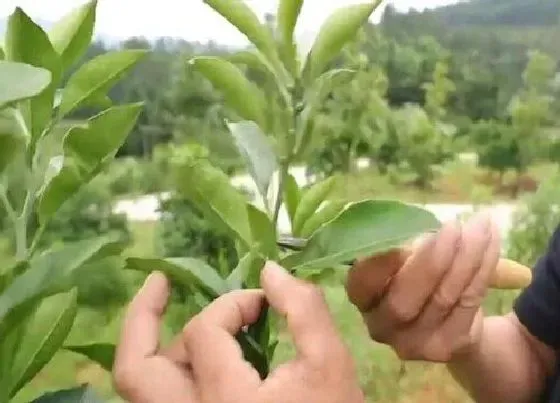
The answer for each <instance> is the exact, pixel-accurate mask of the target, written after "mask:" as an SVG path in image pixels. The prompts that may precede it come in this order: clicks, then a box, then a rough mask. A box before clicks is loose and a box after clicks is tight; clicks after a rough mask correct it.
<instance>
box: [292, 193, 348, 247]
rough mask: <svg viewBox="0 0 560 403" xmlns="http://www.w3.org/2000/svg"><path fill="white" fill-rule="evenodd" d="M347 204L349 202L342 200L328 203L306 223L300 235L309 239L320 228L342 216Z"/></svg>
mask: <svg viewBox="0 0 560 403" xmlns="http://www.w3.org/2000/svg"><path fill="white" fill-rule="evenodd" d="M347 204H348V202H346V201H340V200H337V201H332V200H329V201H326V202H325V205H324V206H322V207H321V208H320V209H319V210H318V211H317V212H316V213H315V214H313V215H312V216H311V217H309V219H308V220H307V221H306V222H305V224H304V225H303V228H302V230H301V231H300V233H299V235H301V236H302V237H304V238H309V237H310V236H311V235H313V233H314V232H315V231H317V229H318V228H319V227H321V226H322V225H324V224H326V223H328V222H329V221H331V220H332V219H334V218H335V217H336V216H337V215H338V214H340V213H341V212H342V210H343V209H344V207H345V206H346V205H347Z"/></svg>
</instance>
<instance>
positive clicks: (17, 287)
mask: <svg viewBox="0 0 560 403" xmlns="http://www.w3.org/2000/svg"><path fill="white" fill-rule="evenodd" d="M118 241H119V239H118V237H117V236H116V235H108V236H104V237H99V238H95V239H88V240H85V241H79V242H75V243H70V244H66V245H64V246H61V247H57V248H53V249H50V250H48V251H45V252H43V253H41V254H37V255H35V256H33V258H32V259H31V261H30V262H29V269H27V270H26V271H25V272H23V273H22V274H20V275H19V276H17V277H15V279H14V281H13V282H12V283H11V284H10V285H9V287H7V288H6V289H5V290H4V292H3V293H2V294H0V322H1V321H3V320H4V318H5V317H6V315H7V314H8V313H10V312H11V311H12V310H13V309H14V308H17V307H19V306H20V305H21V304H24V303H26V302H28V301H33V300H36V299H37V298H41V297H47V296H50V295H53V294H56V293H59V292H63V291H67V290H68V289H70V288H71V287H72V285H73V284H72V282H73V279H74V276H76V275H78V274H77V273H79V271H80V269H81V268H82V267H84V265H85V264H86V263H88V262H91V261H93V260H94V259H97V258H101V257H104V256H106V255H108V254H110V253H112V252H115V251H116V249H117V246H118V245H120V242H118ZM120 247H122V245H120ZM0 336H2V335H0Z"/></svg>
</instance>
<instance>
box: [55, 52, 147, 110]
mask: <svg viewBox="0 0 560 403" xmlns="http://www.w3.org/2000/svg"><path fill="white" fill-rule="evenodd" d="M145 55H146V51H145V50H120V51H111V52H108V53H104V54H102V55H100V56H97V57H95V58H94V59H92V60H90V61H88V62H87V63H85V64H84V65H82V66H81V67H80V68H79V69H78V71H76V72H75V73H74V74H73V75H72V77H70V79H69V81H68V84H67V85H66V87H65V88H64V90H63V92H62V100H61V102H60V106H59V110H58V113H59V116H61V117H62V116H66V115H67V114H68V113H70V112H71V111H73V110H74V109H76V108H79V107H81V106H84V105H86V104H88V105H89V104H90V103H91V101H92V100H99V99H102V98H103V96H105V95H106V94H107V92H108V91H109V90H110V89H111V88H112V87H113V85H115V84H116V83H117V82H118V81H119V80H120V79H121V78H122V77H123V76H124V75H126V74H127V73H128V72H129V71H130V70H131V69H132V68H133V67H134V66H135V65H136V64H137V63H138V62H139V61H140V60H141V59H142V57H144V56H145Z"/></svg>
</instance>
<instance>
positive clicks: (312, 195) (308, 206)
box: [292, 176, 337, 235]
mask: <svg viewBox="0 0 560 403" xmlns="http://www.w3.org/2000/svg"><path fill="white" fill-rule="evenodd" d="M336 180H337V178H336V177H335V176H332V177H330V178H327V179H325V180H324V181H321V182H319V183H315V184H314V185H312V186H311V187H310V188H308V189H306V190H305V192H304V193H303V195H302V196H301V200H300V202H299V204H298V207H297V210H296V213H295V215H294V221H293V225H292V234H293V235H300V233H301V230H302V229H303V226H304V225H305V223H306V221H307V220H308V219H309V218H310V217H311V216H312V215H313V214H314V213H315V211H317V209H318V208H319V206H320V205H321V203H323V202H324V201H325V200H326V198H327V196H328V195H329V194H330V193H331V191H332V190H333V188H334V186H335V184H336Z"/></svg>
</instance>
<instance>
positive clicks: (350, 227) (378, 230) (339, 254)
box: [282, 200, 440, 270]
mask: <svg viewBox="0 0 560 403" xmlns="http://www.w3.org/2000/svg"><path fill="white" fill-rule="evenodd" d="M439 227H440V223H439V221H438V220H437V218H436V217H435V216H434V215H433V214H432V213H431V212H429V211H427V210H424V209H422V208H420V207H416V206H412V205H408V204H405V203H402V202H399V201H385V200H366V201H362V202H356V203H352V204H350V205H349V206H348V207H347V208H346V209H345V210H344V211H343V212H341V213H340V214H339V215H338V216H337V217H336V219H334V220H332V221H330V222H329V223H328V224H326V225H325V226H323V227H321V228H320V229H319V230H318V231H317V232H315V234H314V235H313V236H312V237H311V239H310V240H309V242H308V243H307V245H306V246H305V247H304V249H303V250H302V251H301V252H298V253H294V254H292V255H289V256H287V257H286V258H285V259H284V260H283V261H282V265H283V266H284V267H286V268H290V269H293V270H320V269H328V268H333V267H336V266H338V265H340V264H345V263H348V262H352V261H353V260H355V259H360V258H364V257H368V256H372V255H375V254H378V253H383V252H386V251H387V250H390V249H393V248H395V247H400V246H401V245H402V244H403V243H404V242H407V241H409V240H411V239H412V238H415V237H416V236H419V235H421V234H423V233H426V232H431V231H434V230H437V229H439Z"/></svg>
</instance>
